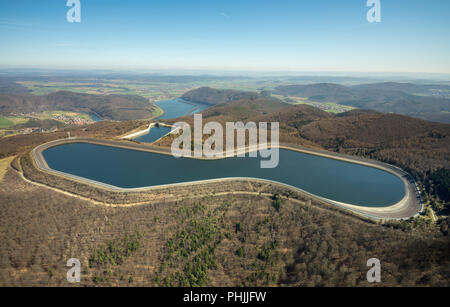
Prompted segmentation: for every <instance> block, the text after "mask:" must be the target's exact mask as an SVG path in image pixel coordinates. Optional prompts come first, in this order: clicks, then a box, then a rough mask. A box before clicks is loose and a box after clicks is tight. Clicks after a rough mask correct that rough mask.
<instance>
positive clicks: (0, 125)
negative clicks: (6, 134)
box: [0, 115, 29, 129]
mask: <svg viewBox="0 0 450 307" xmlns="http://www.w3.org/2000/svg"><path fill="white" fill-rule="evenodd" d="M28 120H29V118H27V117H24V116H1V115H0V129H7V128H9V127H12V126H15V125H20V124H24V123H26V122H27V121H28Z"/></svg>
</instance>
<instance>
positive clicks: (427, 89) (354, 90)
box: [274, 82, 450, 123]
mask: <svg viewBox="0 0 450 307" xmlns="http://www.w3.org/2000/svg"><path fill="white" fill-rule="evenodd" d="M274 94H278V95H284V96H296V97H304V98H308V99H310V100H312V101H319V102H336V103H339V104H343V105H350V106H354V107H357V108H363V109H372V110H377V111H381V112H386V113H398V114H405V115H409V116H413V117H417V118H422V119H426V120H431V121H438V122H443V123H450V99H449V98H448V97H450V96H449V95H450V86H446V85H416V84H412V83H396V82H385V83H373V84H362V85H356V86H351V87H348V86H342V85H338V84H332V83H319V84H310V85H287V86H279V87H277V88H276V90H275V91H274Z"/></svg>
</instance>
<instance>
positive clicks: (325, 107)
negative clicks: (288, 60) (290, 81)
mask: <svg viewBox="0 0 450 307" xmlns="http://www.w3.org/2000/svg"><path fill="white" fill-rule="evenodd" d="M272 96H273V97H275V98H278V99H280V100H282V101H285V102H287V103H289V104H293V105H297V104H306V105H309V106H312V107H316V108H318V109H321V110H322V111H325V112H329V113H333V114H339V113H344V112H348V111H351V110H355V109H356V108H355V107H352V106H346V105H342V104H338V103H335V102H319V101H312V100H309V99H308V98H305V97H295V96H288V97H285V96H282V95H272Z"/></svg>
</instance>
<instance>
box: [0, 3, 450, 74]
mask: <svg viewBox="0 0 450 307" xmlns="http://www.w3.org/2000/svg"><path fill="white" fill-rule="evenodd" d="M366 1H367V0H339V1H337V0H308V1H305V0H158V1H156V0H142V1H140V0H127V1H124V0H110V1H107V0H80V2H81V19H82V20H81V23H68V22H67V20H66V13H67V11H68V10H69V8H68V7H66V0H2V1H0V39H1V47H0V67H8V68H36V67H42V68H68V69H73V68H79V69H86V68H91V69H213V70H254V71H337V72H431V73H450V56H449V55H450V39H449V34H448V33H449V30H450V1H448V0H381V14H382V22H381V23H369V22H368V21H367V20H366V13H367V11H368V10H369V8H367V7H366Z"/></svg>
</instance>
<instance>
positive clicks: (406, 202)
mask: <svg viewBox="0 0 450 307" xmlns="http://www.w3.org/2000/svg"><path fill="white" fill-rule="evenodd" d="M68 143H91V144H97V145H104V146H112V147H118V148H124V149H131V150H138V151H145V152H152V153H159V154H166V155H171V154H172V152H171V150H170V148H164V147H159V146H153V145H149V144H141V143H133V142H130V141H116V140H101V139H90V138H71V139H63V140H57V141H52V142H49V143H46V144H42V145H40V146H38V147H36V148H35V149H34V150H33V151H32V154H33V157H34V160H35V162H36V165H37V167H38V168H39V169H40V170H41V171H44V172H49V173H51V174H53V175H58V176H64V177H66V178H71V179H74V180H77V181H83V182H85V183H89V184H91V185H94V186H97V187H99V188H106V189H112V190H115V191H123V192H132V191H147V190H148V191H152V190H155V189H160V188H167V187H170V186H177V185H190V184H202V183H208V182H220V181H226V180H238V179H247V180H252V181H258V182H267V183H274V184H277V185H280V186H283V187H285V188H288V189H294V190H297V191H301V192H303V193H305V194H307V195H309V196H310V197H313V198H316V199H320V200H321V201H325V202H327V203H329V204H332V205H334V206H338V207H340V208H343V209H346V210H350V211H352V212H354V213H356V214H358V215H361V216H364V217H368V218H371V219H374V220H386V219H406V218H409V217H412V216H415V215H417V214H418V213H419V212H421V211H422V210H423V205H422V203H421V201H420V196H419V195H418V193H417V192H418V191H417V188H416V185H415V182H414V180H413V179H412V177H411V176H410V175H409V174H408V173H406V172H404V171H403V170H401V169H400V168H398V167H395V166H393V165H389V164H386V163H382V162H378V161H374V160H369V159H364V158H359V157H353V156H347V155H341V154H337V153H332V152H327V151H323V150H316V149H310V148H305V147H301V146H296V145H291V144H280V146H279V147H280V148H283V149H287V150H293V151H298V152H302V153H306V154H311V155H317V156H322V157H326V158H330V159H335V160H340V161H345V162H349V163H355V164H359V165H364V166H369V167H374V168H377V169H381V170H383V171H386V172H389V173H391V174H393V175H395V176H397V177H399V178H400V179H401V180H402V182H403V183H404V186H405V196H404V198H403V199H402V200H401V201H400V202H398V203H397V204H394V205H392V206H389V207H380V208H373V207H362V206H355V205H351V204H345V203H340V202H336V201H333V200H329V199H325V198H322V197H318V196H316V195H313V194H311V193H308V192H307V191H303V190H300V189H298V188H296V187H293V186H289V185H286V184H283V183H280V182H274V181H270V180H265V179H259V178H228V179H215V180H206V181H197V182H186V183H177V184H169V185H164V186H154V187H143V188H136V189H123V188H119V187H114V186H110V185H106V184H102V183H98V182H95V181H91V180H87V179H84V178H79V177H76V176H72V175H70V174H65V173H61V172H58V171H55V170H52V169H51V168H50V167H49V166H48V165H47V163H46V161H45V159H44V157H43V155H42V152H43V151H44V150H46V149H48V148H51V147H54V146H58V145H63V144H68ZM256 149H257V148H246V149H242V150H239V151H238V152H249V151H254V150H256ZM197 159H198V158H197Z"/></svg>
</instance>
